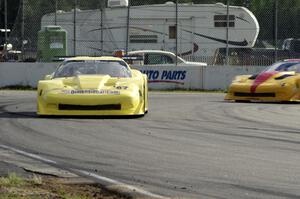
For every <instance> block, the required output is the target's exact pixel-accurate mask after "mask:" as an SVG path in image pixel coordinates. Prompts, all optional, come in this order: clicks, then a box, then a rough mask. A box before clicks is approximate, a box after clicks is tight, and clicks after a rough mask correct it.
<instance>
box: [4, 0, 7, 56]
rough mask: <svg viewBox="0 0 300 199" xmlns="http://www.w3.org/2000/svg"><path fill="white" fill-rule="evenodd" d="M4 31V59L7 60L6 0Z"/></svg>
mask: <svg viewBox="0 0 300 199" xmlns="http://www.w3.org/2000/svg"><path fill="white" fill-rule="evenodd" d="M4 29H5V30H4V31H5V33H4V34H5V43H4V59H5V60H7V40H8V39H7V31H8V30H7V0H4Z"/></svg>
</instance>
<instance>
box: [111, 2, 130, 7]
mask: <svg viewBox="0 0 300 199" xmlns="http://www.w3.org/2000/svg"><path fill="white" fill-rule="evenodd" d="M108 7H109V8H118V7H128V0H108Z"/></svg>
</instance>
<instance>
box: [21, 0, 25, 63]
mask: <svg viewBox="0 0 300 199" xmlns="http://www.w3.org/2000/svg"><path fill="white" fill-rule="evenodd" d="M24 1H25V0H22V5H21V6H22V18H21V53H22V61H24V57H25V54H24V45H25V43H24V42H25V41H24V39H25V38H24V28H25V24H24V22H25V13H24V11H25V7H24V6H25V3H24Z"/></svg>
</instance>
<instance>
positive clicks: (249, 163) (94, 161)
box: [0, 91, 300, 199]
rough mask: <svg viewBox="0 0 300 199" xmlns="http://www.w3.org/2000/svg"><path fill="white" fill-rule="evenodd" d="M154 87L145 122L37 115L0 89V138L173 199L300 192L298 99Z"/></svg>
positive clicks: (29, 96) (25, 96) (28, 99)
mask: <svg viewBox="0 0 300 199" xmlns="http://www.w3.org/2000/svg"><path fill="white" fill-rule="evenodd" d="M223 97H224V94H222V93H157V92H151V93H150V96H149V103H150V106H149V113H148V114H147V115H146V116H145V117H142V118H101V117H100V118H38V117H37V116H36V115H35V111H36V104H35V92H28V91H27V92H16V91H0V107H1V108H0V144H6V145H9V146H12V147H15V148H18V149H22V150H24V151H28V152H31V153H35V154H38V155H40V156H42V157H45V158H48V159H50V160H54V161H57V162H58V163H59V164H60V165H62V166H63V167H71V168H78V169H83V170H86V171H90V172H93V173H96V174H98V175H101V176H105V177H108V178H112V179H115V180H118V181H121V182H124V183H128V184H131V185H134V186H138V187H141V188H143V189H146V190H148V191H151V192H153V193H156V194H161V195H164V196H171V197H174V198H175V197H176V198H178V197H180V198H199V199H202V198H217V199H223V198H228V199H234V198H237V199H240V198H263V199H265V198H272V199H277V198H300V104H277V103H230V102H229V103H228V102H224V101H223Z"/></svg>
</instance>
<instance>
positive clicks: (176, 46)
mask: <svg viewBox="0 0 300 199" xmlns="http://www.w3.org/2000/svg"><path fill="white" fill-rule="evenodd" d="M175 14H176V22H175V27H176V44H175V49H176V53H175V54H176V61H175V65H176V66H177V56H178V0H176V13H175Z"/></svg>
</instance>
